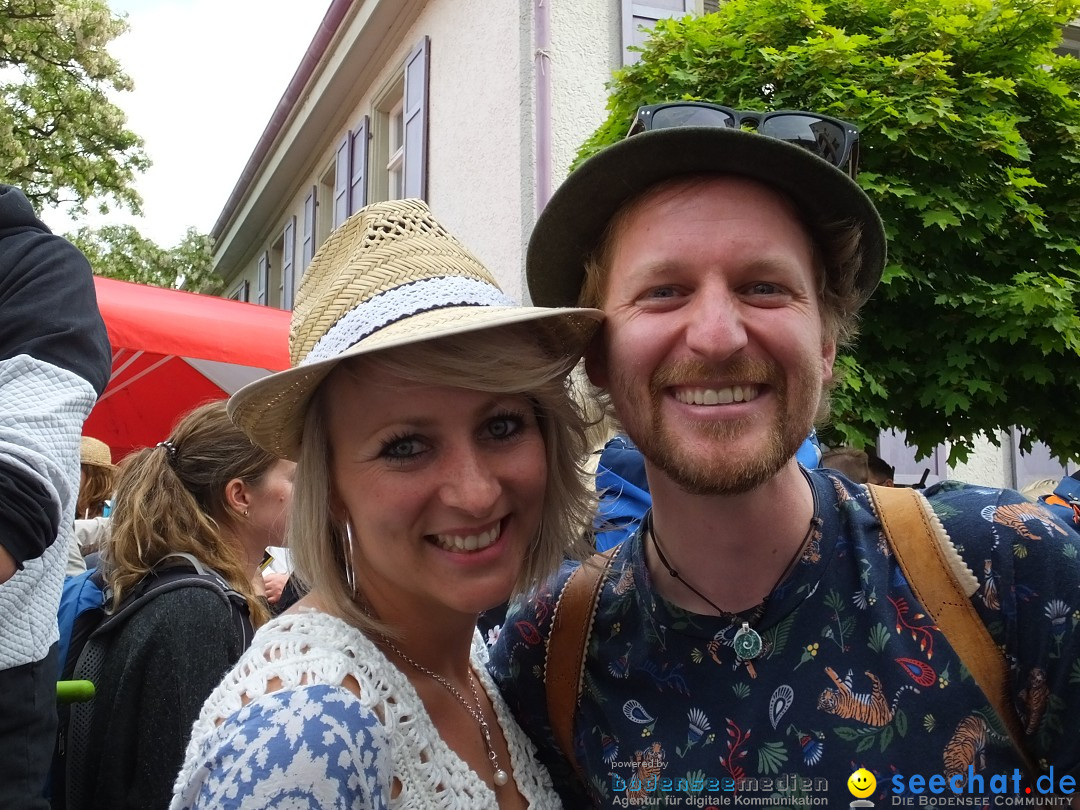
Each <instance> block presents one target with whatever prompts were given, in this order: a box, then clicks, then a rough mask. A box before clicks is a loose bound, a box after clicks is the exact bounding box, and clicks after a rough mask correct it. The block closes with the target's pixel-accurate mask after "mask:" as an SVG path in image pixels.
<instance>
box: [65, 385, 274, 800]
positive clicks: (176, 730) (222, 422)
mask: <svg viewBox="0 0 1080 810" xmlns="http://www.w3.org/2000/svg"><path fill="white" fill-rule="evenodd" d="M294 467H295V465H294V464H293V463H292V462H290V461H282V460H281V459H278V458H277V457H276V456H274V455H272V454H270V453H268V452H266V451H265V450H262V449H260V448H258V447H256V446H254V445H253V444H252V443H251V442H249V441H248V439H247V437H246V436H244V434H243V433H241V432H240V430H238V429H237V428H236V426H235V425H234V424H233V423H232V421H231V420H230V419H229V417H228V414H227V413H226V411H225V403H223V402H216V403H211V404H208V405H203V406H200V407H199V408H196V409H195V410H193V411H192V412H190V413H189V414H187V415H186V416H185V417H183V418H182V419H181V420H180V422H179V423H178V424H177V425H176V427H175V428H174V430H173V433H172V436H171V437H170V438H169V439H168V440H167V441H164V442H161V443H160V444H159V445H158V446H157V447H155V448H150V449H144V450H141V451H139V452H138V453H137V454H136V455H134V456H132V457H129V458H128V459H127V460H126V461H125V463H124V465H123V468H122V471H121V474H120V479H119V481H118V482H117V490H116V506H115V509H114V510H113V513H112V532H111V535H110V537H109V540H108V541H107V543H106V545H105V548H104V550H103V562H102V565H103V569H104V573H105V580H106V583H107V585H108V587H109V589H110V590H111V594H112V607H113V609H114V610H115V609H116V608H117V607H119V606H120V605H121V604H122V603H123V602H124V600H125V598H126V597H128V596H129V594H132V593H135V592H137V591H138V589H139V588H140V586H141V585H143V584H144V583H146V582H147V581H148V580H149V578H151V577H153V576H154V575H155V574H156V573H158V572H160V571H161V569H162V568H163V567H165V566H172V565H184V566H191V567H196V568H198V567H202V568H203V569H210V570H212V571H213V572H216V574H217V575H219V577H220V578H221V579H223V580H224V581H225V582H227V583H228V586H230V587H231V589H232V590H233V591H235V592H237V593H238V594H240V595H242V596H243V600H242V601H243V602H244V603H245V605H244V607H239V606H236V605H233V604H232V603H231V602H229V601H228V600H225V599H222V598H221V597H220V595H219V594H218V593H215V592H214V591H212V590H210V589H208V588H202V587H179V588H175V589H173V590H168V591H165V592H162V593H160V594H159V595H157V596H155V597H154V598H153V599H152V600H150V601H149V602H147V603H146V604H145V605H143V606H142V607H140V608H139V610H137V611H136V612H135V613H134V614H133V615H132V617H131V618H130V619H129V620H128V621H127V623H126V624H125V625H124V626H123V628H122V629H120V630H118V631H117V632H116V634H115V638H113V639H112V640H111V642H110V644H109V646H108V649H107V652H106V657H105V664H104V667H103V670H102V675H101V679H100V682H99V683H98V688H97V697H96V699H95V705H94V709H93V719H92V722H91V726H90V729H91V730H90V740H91V746H90V753H89V756H88V762H87V767H86V769H85V771H83V772H84V773H86V774H88V776H87V777H86V778H87V779H88V782H87V785H88V801H87V803H86V806H88V807H113V808H126V807H130V808H152V807H166V806H167V805H168V803H169V797H170V795H171V790H172V784H173V781H174V779H175V776H176V772H177V771H178V770H179V768H180V764H181V762H182V759H183V753H184V745H185V744H186V742H187V738H188V733H189V732H190V730H191V724H192V723H193V722H194V721H195V718H196V717H197V716H198V713H199V708H200V707H201V706H202V704H203V701H205V700H206V697H207V695H209V694H210V691H211V690H212V689H213V688H214V686H216V685H217V683H218V682H219V681H220V680H221V677H222V675H223V674H224V673H225V672H226V671H227V670H228V669H229V667H231V666H232V665H233V664H235V663H236V661H237V659H238V658H239V657H240V654H241V653H242V652H243V649H244V642H245V632H244V626H243V621H240V619H243V620H247V618H248V616H250V623H251V624H254V625H255V626H258V625H260V624H261V623H262V622H264V621H265V619H266V617H267V609H266V606H265V604H264V603H263V601H262V599H260V598H259V597H258V596H257V595H256V592H255V589H254V587H253V585H252V581H253V579H254V578H256V577H257V575H258V566H259V562H260V561H261V559H262V555H263V549H264V548H265V547H266V546H267V545H280V544H281V542H282V539H283V537H284V532H285V525H286V519H287V514H288V510H289V507H290V504H291V499H292V479H293V472H294ZM192 561H195V562H197V564H198V566H195V565H193V563H192ZM107 593H108V591H107ZM238 612H239V614H240V615H238ZM245 614H246V615H245ZM250 638H251V634H250V631H249V632H247V633H246V639H250Z"/></svg>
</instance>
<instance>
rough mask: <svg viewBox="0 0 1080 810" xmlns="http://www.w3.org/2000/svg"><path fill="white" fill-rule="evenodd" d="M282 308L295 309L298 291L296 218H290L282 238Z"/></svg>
mask: <svg viewBox="0 0 1080 810" xmlns="http://www.w3.org/2000/svg"><path fill="white" fill-rule="evenodd" d="M281 242H282V245H281V308H282V309H292V308H293V290H295V289H296V217H289V219H288V221H287V222H286V223H285V233H284V234H282V237H281Z"/></svg>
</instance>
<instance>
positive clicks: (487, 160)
mask: <svg viewBox="0 0 1080 810" xmlns="http://www.w3.org/2000/svg"><path fill="white" fill-rule="evenodd" d="M715 7H716V0H645V1H644V2H639V1H638V0H573V1H572V2H560V1H559V0H555V1H554V2H553V0H519V1H518V2H511V0H499V1H498V2H492V0H332V2H331V3H330V5H329V8H328V9H327V12H326V15H325V16H324V18H323V21H322V23H321V25H320V26H319V29H318V31H317V32H316V34H315V36H314V38H313V40H312V42H311V44H310V46H309V47H308V50H307V52H306V54H305V56H304V58H303V60H302V61H301V63H300V65H299V66H298V67H297V69H296V73H295V74H294V76H293V79H292V81H291V82H290V84H289V86H288V88H287V89H286V91H285V93H284V95H283V96H282V98H281V101H280V102H279V103H278V106H277V108H276V110H275V111H274V114H273V116H272V117H271V119H270V121H269V122H268V123H267V125H266V128H265V130H264V132H263V134H262V136H261V138H260V140H259V142H258V144H257V146H256V147H255V150H254V151H253V153H252V155H251V157H250V159H249V161H248V163H247V165H246V166H245V168H244V170H243V173H242V174H241V176H240V178H239V179H238V181H237V183H236V186H235V188H234V190H233V192H232V194H231V195H230V197H229V199H228V201H227V202H226V204H225V207H224V208H223V210H222V212H221V214H220V216H219V217H218V220H217V222H216V223H215V225H214V227H213V230H212V236H213V238H214V241H215V253H214V262H215V267H216V270H217V272H218V273H219V274H220V275H221V276H222V277H223V278H224V279H225V281H226V294H227V295H229V297H232V298H237V299H240V300H246V301H252V302H255V303H259V304H264V305H266V306H272V307H281V308H284V309H290V308H291V307H292V305H293V300H294V297H295V293H296V289H297V286H298V284H299V281H300V276H301V274H302V272H303V269H304V268H305V267H306V266H307V264H308V262H309V261H310V260H311V257H312V256H313V255H314V254H315V251H316V250H317V249H318V247H319V245H321V244H322V242H323V241H325V240H326V238H327V237H328V236H329V235H330V233H331V232H332V231H333V229H334V228H335V227H337V226H338V225H339V224H341V223H342V222H344V220H345V219H346V218H347V217H348V216H349V215H350V214H351V213H352V212H354V211H356V210H358V209H359V208H360V207H362V206H363V205H365V204H367V203H369V202H376V201H380V200H387V199H394V198H401V197H420V198H422V199H424V200H426V201H427V203H428V204H429V205H430V207H431V208H432V210H433V211H434V212H435V214H436V216H437V217H438V218H439V220H440V221H441V222H443V223H444V224H445V225H446V226H447V227H448V228H449V229H450V230H451V231H452V232H453V233H454V234H455V235H457V236H458V237H459V238H460V239H461V240H462V241H463V242H464V244H465V245H466V246H468V248H469V249H470V250H472V251H473V252H474V253H475V254H476V255H477V256H478V257H479V258H480V259H481V261H483V262H484V263H485V265H486V266H487V267H488V268H490V269H491V271H492V272H493V273H494V274H495V276H496V278H497V279H498V280H499V283H500V284H501V285H502V287H503V289H504V290H505V291H506V292H507V293H508V294H510V295H511V296H512V297H514V298H516V299H518V300H523V299H524V297H525V282H524V276H523V273H524V270H523V267H524V254H525V248H526V245H527V243H528V238H529V234H530V232H531V230H532V227H533V224H534V222H535V221H536V217H537V215H538V213H539V211H540V210H542V208H543V206H544V204H545V203H546V201H547V199H548V197H549V196H550V194H551V190H552V188H553V186H554V185H557V183H558V182H559V181H560V179H561V178H562V177H564V176H565V175H566V173H567V170H568V167H569V165H570V163H571V161H572V159H573V157H574V154H575V153H576V151H577V148H578V146H579V145H580V144H581V143H582V141H584V140H585V139H586V138H587V137H588V136H589V135H590V134H591V133H592V132H593V131H594V130H595V129H596V127H597V126H598V125H599V124H600V123H601V122H602V121H603V119H604V117H605V109H606V107H605V105H606V101H607V90H606V83H607V82H608V80H609V78H610V76H611V72H612V70H614V69H615V68H617V67H619V66H620V65H622V64H624V63H625V62H627V61H629V60H632V59H635V58H636V54H635V53H634V52H632V51H629V50H627V48H628V46H630V45H634V44H640V43H641V42H642V41H643V40H644V38H645V37H646V36H647V33H646V31H645V30H643V27H644V28H646V29H647V27H648V26H649V25H650V24H651V23H652V22H654V21H655V20H657V19H659V18H660V17H664V16H674V15H680V16H681V15H683V14H687V13H703V12H707V11H710V10H714V9H715ZM1063 49H1065V50H1068V51H1069V52H1072V51H1073V50H1075V51H1076V52H1077V53H1080V26H1069V27H1068V29H1067V30H1066V35H1065V41H1064V44H1063ZM1069 49H1072V50H1069ZM1003 438H1004V441H1003V448H1005V449H1004V451H1001V450H997V449H996V448H992V446H991V445H988V446H987V449H984V450H982V451H981V452H980V453H979V454H978V456H977V459H983V461H978V460H976V461H973V465H974V466H972V465H968V466H967V467H965V468H962V469H960V470H957V471H950V470H948V469H947V468H946V466H945V462H944V459H945V458H947V455H948V454H947V451H946V450H945V449H944V448H943V449H941V450H940V451H939V452H937V453H935V454H934V455H933V456H932V457H931V458H930V459H929V460H925V461H916V460H915V454H914V451H913V450H912V449H911V448H908V447H907V446H906V444H905V443H904V442H903V438H902V436H901V437H894V436H891V435H883V436H882V441H881V445H880V451H881V454H882V455H883V456H884V457H886V458H887V460H889V461H890V463H894V464H896V466H897V468H898V478H899V480H901V481H903V482H905V483H911V482H913V481H918V480H919V479H920V478H921V477H922V474H923V471H924V470H929V473H928V478H927V480H929V481H933V480H936V479H937V478H939V477H944V476H945V475H948V474H954V475H958V477H966V478H967V479H968V480H972V481H974V482H976V483H985V484H999V485H1000V484H1005V485H1009V486H1024V485H1025V484H1026V483H1028V482H1029V481H1030V480H1032V479H1033V478H1042V477H1049V476H1052V475H1059V476H1060V474H1061V472H1062V471H1063V468H1062V467H1061V466H1060V465H1057V464H1056V463H1055V462H1053V461H1052V460H1050V459H1049V457H1048V454H1046V453H1045V452H1042V451H1038V452H1037V453H1036V454H1035V455H1034V456H1031V457H1030V458H1028V459H1027V463H1025V457H1022V456H1020V454H1019V453H1018V452H1017V451H1015V450H1014V449H1013V448H1012V446H1013V445H1015V442H1014V441H1013V440H1012V438H1011V437H1008V436H1006V437H1003ZM985 459H989V461H986V460H985Z"/></svg>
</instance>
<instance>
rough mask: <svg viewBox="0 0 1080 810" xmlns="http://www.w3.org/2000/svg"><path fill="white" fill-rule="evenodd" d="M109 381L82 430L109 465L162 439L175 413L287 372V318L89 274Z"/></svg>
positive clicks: (280, 312)
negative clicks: (108, 351) (104, 450)
mask: <svg viewBox="0 0 1080 810" xmlns="http://www.w3.org/2000/svg"><path fill="white" fill-rule="evenodd" d="M94 284H95V286H96V288H97V299H98V307H99V308H100V309H101V316H102V318H104V319H105V327H106V328H107V329H108V332H109V341H110V342H111V343H112V348H113V358H112V379H110V380H109V385H108V387H107V388H106V389H105V393H104V394H102V395H101V398H100V399H98V402H97V405H95V406H94V409H93V411H91V413H90V416H89V418H88V419H87V420H86V425H85V427H84V428H83V433H85V434H86V435H87V436H93V437H94V438H96V439H100V440H101V441H103V442H105V443H106V444H108V445H109V447H111V448H112V454H113V460H114V461H115V460H116V459H120V458H123V457H124V456H126V455H127V454H128V453H130V452H131V451H132V450H137V449H138V448H140V447H152V446H153V445H155V444H157V443H158V442H159V441H161V440H163V439H166V438H168V435H169V431H170V430H171V429H172V426H173V424H174V423H175V422H176V419H177V417H178V416H180V415H181V414H183V413H186V412H187V411H188V410H190V409H191V408H193V407H195V406H196V405H198V404H200V403H203V402H206V401H208V400H214V399H224V398H225V397H227V396H229V395H230V394H232V393H233V392H234V391H236V390H237V389H238V388H240V387H241V386H243V385H246V384H247V383H249V382H251V381H252V380H257V379H258V378H260V377H263V376H265V375H266V374H268V373H270V372H272V371H280V370H282V369H285V368H288V367H289V318H290V313H289V312H286V311H285V310H280V309H273V308H271V307H263V306H257V305H255V304H245V303H242V302H240V301H232V300H229V299H227V298H217V297H215V296H211V295H196V294H194V293H188V292H181V291H179V290H167V289H163V288H161V287H150V286H147V285H145V284H132V283H130V282H127V281H116V280H115V279H108V278H101V277H95V278H94Z"/></svg>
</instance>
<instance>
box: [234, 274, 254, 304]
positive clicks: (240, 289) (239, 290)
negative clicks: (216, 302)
mask: <svg viewBox="0 0 1080 810" xmlns="http://www.w3.org/2000/svg"><path fill="white" fill-rule="evenodd" d="M250 288H251V285H250V284H249V283H248V280H247V279H244V280H243V281H241V282H240V283H239V284H238V285H236V289H235V290H233V291H232V292H231V293H229V298H231V299H232V300H233V301H247V300H248V297H249V295H250V293H249V290H250Z"/></svg>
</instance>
